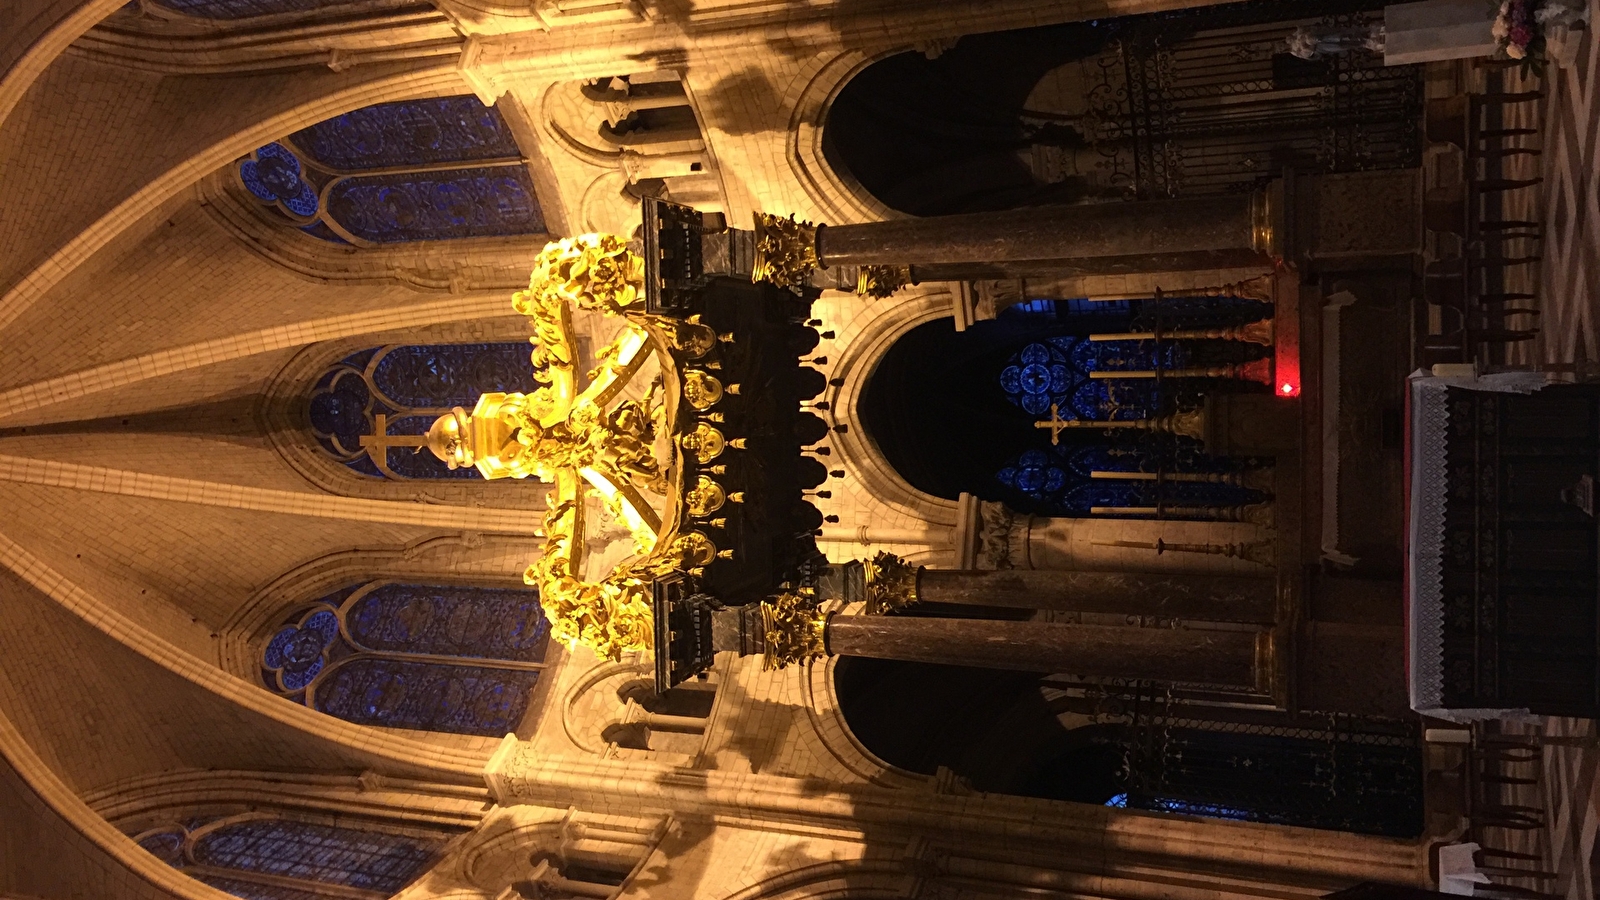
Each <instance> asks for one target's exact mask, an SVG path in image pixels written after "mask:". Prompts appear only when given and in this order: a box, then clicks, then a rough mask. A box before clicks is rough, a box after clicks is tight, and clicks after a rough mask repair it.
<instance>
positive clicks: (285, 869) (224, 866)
mask: <svg viewBox="0 0 1600 900" xmlns="http://www.w3.org/2000/svg"><path fill="white" fill-rule="evenodd" d="M135 840H136V841H137V843H138V844H139V846H141V847H143V848H145V849H146V850H149V851H150V852H151V853H153V854H155V855H156V857H157V858H158V859H160V860H161V861H162V862H165V863H167V864H168V865H170V866H172V867H174V868H177V869H181V870H183V871H184V872H186V873H187V874H189V875H190V876H192V877H194V878H196V879H198V880H200V881H203V882H205V883H206V884H209V885H211V886H212V887H214V888H217V889H218V890H221V891H225V892H227V893H229V894H232V895H234V896H235V897H240V898H242V900H316V898H324V897H326V896H327V895H328V893H329V891H328V890H326V888H327V887H333V888H336V889H342V892H341V895H349V896H350V897H351V898H357V897H361V896H363V895H366V896H370V897H372V898H373V900H381V898H384V897H388V896H391V895H393V894H395V893H397V892H398V891H399V890H400V889H401V888H403V887H405V886H406V885H407V884H410V883H411V882H412V881H414V880H415V879H416V878H417V876H418V875H421V874H422V872H423V870H424V869H426V868H427V867H428V866H429V865H430V864H432V862H433V861H434V860H435V859H436V858H437V857H438V855H439V852H440V850H441V849H442V848H443V846H444V840H445V839H444V838H443V837H439V838H424V837H414V836H409V835H401V834H393V833H390V832H384V831H373V830H366V829H357V828H350V827H346V826H342V825H329V824H323V823H318V822H309V821H302V820H299V819H286V818H278V817H271V816H261V815H257V814H249V815H246V816H235V817H232V818H228V819H222V820H214V821H211V822H206V821H205V820H200V821H196V822H191V823H189V824H188V825H172V826H168V827H166V828H159V829H153V830H151V831H148V832H145V833H143V834H140V835H136V836H135Z"/></svg>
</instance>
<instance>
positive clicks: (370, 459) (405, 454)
mask: <svg viewBox="0 0 1600 900" xmlns="http://www.w3.org/2000/svg"><path fill="white" fill-rule="evenodd" d="M537 387H538V383H537V381H536V380H535V378H534V369H533V364H532V362H531V361H530V360H529V349H528V344H527V343H526V342H515V343H496V344H412V345H391V346H387V347H375V348H371V349H368V350H363V351H361V352H359V353H353V354H351V355H350V356H348V357H346V358H344V359H342V360H340V361H339V362H337V363H335V364H334V365H332V366H330V367H329V369H328V371H327V372H326V373H324V374H323V376H322V377H321V378H320V379H318V380H317V383H316V386H315V387H314V388H313V390H312V394H311V400H310V403H309V406H308V416H309V421H310V425H311V431H312V434H313V435H314V436H315V437H316V440H317V443H318V445H319V446H321V447H322V449H323V450H324V451H325V452H326V453H327V454H328V455H329V456H332V457H333V458H334V459H336V460H338V461H339V462H341V463H343V464H344V465H345V466H346V467H348V468H349V469H351V470H352V471H355V472H359V473H361V474H362V475H366V476H370V477H373V478H390V479H397V480H407V479H420V478H480V477H481V476H480V475H479V474H478V470H477V469H474V468H462V469H451V468H450V467H449V466H447V465H445V464H444V463H443V462H441V461H440V460H439V459H438V458H437V457H435V456H434V455H433V454H432V453H428V452H427V451H426V450H423V449H422V447H421V437H420V436H421V435H423V434H425V433H426V432H427V430H428V426H429V425H431V424H432V423H433V420H434V419H436V418H438V417H439V416H440V415H443V414H444V413H447V412H449V411H450V409H451V407H455V406H461V407H465V408H466V409H469V410H470V409H471V408H472V406H473V404H475V403H476V402H477V400H478V396H479V395H480V394H484V393H489V392H492V391H505V392H508V393H509V392H513V391H517V392H522V393H530V392H532V391H533V390H535V389H536V388H537ZM380 424H381V426H382V427H379V426H380ZM419 451H420V452H419Z"/></svg>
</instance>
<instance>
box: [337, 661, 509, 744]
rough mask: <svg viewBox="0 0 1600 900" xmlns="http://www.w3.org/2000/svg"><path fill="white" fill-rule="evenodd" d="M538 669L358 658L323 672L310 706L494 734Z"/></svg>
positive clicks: (365, 720)
mask: <svg viewBox="0 0 1600 900" xmlns="http://www.w3.org/2000/svg"><path fill="white" fill-rule="evenodd" d="M538 681H539V673H538V672H537V671H534V670H525V669H498V668H491V667H488V666H459V665H439V664H434V663H426V662H415V661H410V660H401V659H392V658H382V657H358V658H355V659H350V660H347V661H345V662H343V663H341V664H340V665H338V666H336V667H335V668H333V669H332V670H330V671H329V672H328V674H327V675H326V676H324V678H323V679H322V681H321V682H319V683H318V684H317V685H316V687H315V688H314V691H313V693H314V697H313V698H312V699H313V706H314V708H316V709H317V710H320V711H321V712H325V713H328V714H329V715H333V716H337V717H339V718H341V719H344V720H345V721H348V722H355V723H357V724H361V725H380V726H386V727H389V728H414V729H419V730H422V731H445V732H451V733H454V734H477V735H485V736H489V737H494V736H498V735H503V734H505V733H506V732H508V731H512V730H513V729H515V728H516V726H517V724H518V723H519V722H520V721H521V720H522V716H523V713H525V712H526V711H527V708H528V696H529V692H530V691H532V690H533V687H534V685H536V684H537V683H538Z"/></svg>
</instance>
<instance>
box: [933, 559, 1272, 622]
mask: <svg viewBox="0 0 1600 900" xmlns="http://www.w3.org/2000/svg"><path fill="white" fill-rule="evenodd" d="M918 586H919V593H918V596H919V600H920V601H921V602H924V603H950V604H958V605H962V606H1005V607H1018V608H1022V609H1048V610H1058V611H1063V612H1083V613H1114V614H1127V615H1138V616H1155V617H1159V618H1166V619H1191V620H1202V621H1211V622H1251V623H1258V624H1263V625H1268V624H1271V623H1272V622H1273V619H1274V608H1275V605H1276V600H1275V597H1274V584H1273V581H1272V579H1270V578H1260V577H1258V578H1249V577H1242V576H1229V575H1185V574H1149V573H1136V572H1061V571H1057V572H1051V571H1044V570H1037V569H1003V570H996V571H965V572H964V571H951V570H947V569H946V570H940V569H928V570H925V571H923V572H922V573H921V575H920V581H919V585H918Z"/></svg>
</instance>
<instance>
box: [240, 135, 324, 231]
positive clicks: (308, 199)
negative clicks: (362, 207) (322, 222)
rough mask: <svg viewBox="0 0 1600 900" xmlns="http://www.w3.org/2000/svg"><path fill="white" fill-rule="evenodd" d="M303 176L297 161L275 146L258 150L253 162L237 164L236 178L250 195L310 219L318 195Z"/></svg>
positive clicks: (282, 147) (284, 149) (289, 153)
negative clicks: (237, 173)
mask: <svg viewBox="0 0 1600 900" xmlns="http://www.w3.org/2000/svg"><path fill="white" fill-rule="evenodd" d="M303 176H304V170H303V169H301V167H300V160H299V158H297V157H296V156H295V155H294V153H292V152H290V150H289V148H287V147H285V146H283V145H282V144H278V143H273V144H268V145H266V146H265V147H262V148H260V149H259V150H257V151H256V152H255V159H247V160H245V161H244V162H241V163H239V178H240V180H242V181H243V182H244V186H245V188H246V189H248V190H249V191H250V193H252V194H254V195H256V196H257V197H258V198H260V199H262V200H265V201H266V202H268V203H281V204H283V207H284V208H285V209H287V210H289V211H290V212H292V213H294V214H295V215H297V216H304V217H306V218H310V217H311V216H314V215H316V214H317V192H316V190H315V189H314V188H312V187H311V185H310V184H309V183H307V182H306V180H305V179H304V177H303Z"/></svg>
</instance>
